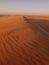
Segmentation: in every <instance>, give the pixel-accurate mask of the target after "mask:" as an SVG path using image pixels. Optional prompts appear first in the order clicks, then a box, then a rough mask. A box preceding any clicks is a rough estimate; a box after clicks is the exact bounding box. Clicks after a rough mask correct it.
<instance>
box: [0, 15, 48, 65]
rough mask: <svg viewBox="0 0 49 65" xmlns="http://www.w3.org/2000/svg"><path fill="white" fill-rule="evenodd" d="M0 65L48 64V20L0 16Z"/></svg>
mask: <svg viewBox="0 0 49 65" xmlns="http://www.w3.org/2000/svg"><path fill="white" fill-rule="evenodd" d="M34 19H36V18H34ZM38 19H39V18H38ZM0 65H49V21H48V20H47V19H43V18H41V20H33V18H32V17H27V16H26V17H23V16H5V17H0Z"/></svg>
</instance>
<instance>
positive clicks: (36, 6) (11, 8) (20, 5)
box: [0, 0, 49, 15]
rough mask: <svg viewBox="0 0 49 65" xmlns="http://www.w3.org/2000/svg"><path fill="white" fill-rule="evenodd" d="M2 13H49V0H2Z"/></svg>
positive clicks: (0, 3)
mask: <svg viewBox="0 0 49 65" xmlns="http://www.w3.org/2000/svg"><path fill="white" fill-rule="evenodd" d="M0 14H20V15H21V14H22V15H23V14H24V15H49V0H0Z"/></svg>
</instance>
